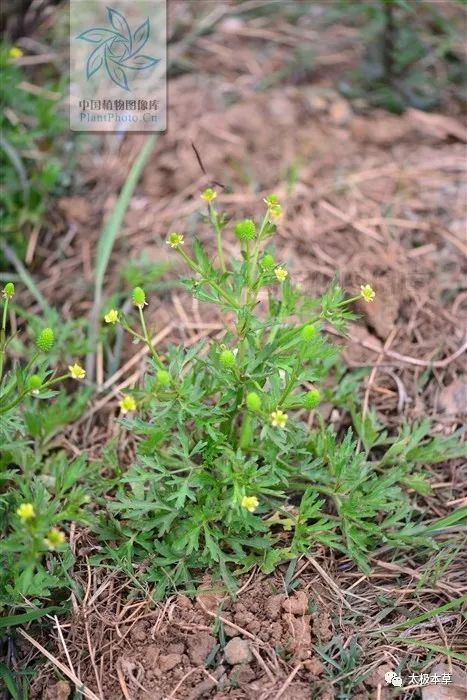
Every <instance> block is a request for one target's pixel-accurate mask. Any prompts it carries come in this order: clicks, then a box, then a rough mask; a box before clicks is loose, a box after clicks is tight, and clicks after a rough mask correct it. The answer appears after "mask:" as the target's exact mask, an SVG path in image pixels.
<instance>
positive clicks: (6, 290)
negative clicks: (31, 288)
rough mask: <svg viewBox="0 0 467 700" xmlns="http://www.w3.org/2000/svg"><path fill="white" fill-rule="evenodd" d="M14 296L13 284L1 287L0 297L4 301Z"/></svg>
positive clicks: (8, 283)
mask: <svg viewBox="0 0 467 700" xmlns="http://www.w3.org/2000/svg"><path fill="white" fill-rule="evenodd" d="M14 294H15V285H14V284H13V282H7V283H6V285H5V286H4V287H3V290H2V296H3V298H4V299H11V298H12V297H13V296H14Z"/></svg>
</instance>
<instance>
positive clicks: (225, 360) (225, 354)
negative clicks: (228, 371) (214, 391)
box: [219, 350, 235, 367]
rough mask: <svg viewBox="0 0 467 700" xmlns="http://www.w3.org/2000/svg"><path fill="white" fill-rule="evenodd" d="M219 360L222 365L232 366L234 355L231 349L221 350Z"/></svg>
mask: <svg viewBox="0 0 467 700" xmlns="http://www.w3.org/2000/svg"><path fill="white" fill-rule="evenodd" d="M219 360H220V363H221V365H223V366H224V367H233V366H234V365H235V355H234V354H233V352H232V350H222V352H221V354H220V355H219Z"/></svg>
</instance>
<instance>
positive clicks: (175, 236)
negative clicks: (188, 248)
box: [166, 233, 185, 248]
mask: <svg viewBox="0 0 467 700" xmlns="http://www.w3.org/2000/svg"><path fill="white" fill-rule="evenodd" d="M184 242H185V241H184V240H183V236H182V234H181V233H169V236H168V238H167V240H166V243H167V245H169V246H170V247H171V248H178V247H179V246H181V245H183V244H184Z"/></svg>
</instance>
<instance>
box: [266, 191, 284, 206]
mask: <svg viewBox="0 0 467 700" xmlns="http://www.w3.org/2000/svg"><path fill="white" fill-rule="evenodd" d="M263 202H265V203H266V204H267V205H268V207H277V206H280V205H279V198H278V197H277V195H276V194H270V195H268V196H267V197H265V199H263Z"/></svg>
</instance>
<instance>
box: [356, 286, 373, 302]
mask: <svg viewBox="0 0 467 700" xmlns="http://www.w3.org/2000/svg"><path fill="white" fill-rule="evenodd" d="M360 296H361V297H362V299H364V300H365V301H366V302H368V303H370V302H371V301H373V300H374V298H375V296H376V294H375V292H374V290H373V288H372V287H370V285H369V284H365V285H363V284H362V285H361V286H360Z"/></svg>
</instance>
